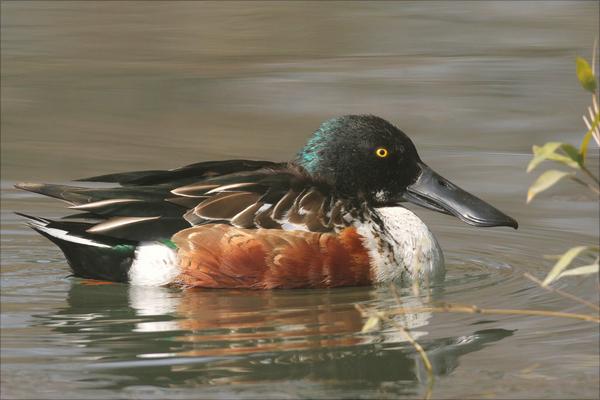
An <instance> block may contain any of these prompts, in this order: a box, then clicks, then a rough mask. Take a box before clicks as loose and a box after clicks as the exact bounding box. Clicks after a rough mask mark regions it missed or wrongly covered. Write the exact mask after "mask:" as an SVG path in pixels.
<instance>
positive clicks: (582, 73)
mask: <svg viewBox="0 0 600 400" xmlns="http://www.w3.org/2000/svg"><path fill="white" fill-rule="evenodd" d="M597 49H598V42H597V41H596V43H594V50H593V55H592V65H593V66H594V68H596V66H597V64H596V53H597ZM575 64H576V73H577V78H578V79H579V83H580V84H581V86H582V87H583V88H584V89H585V90H587V91H588V92H590V93H591V94H592V104H591V105H590V106H589V107H588V108H587V115H586V114H585V113H584V114H583V122H584V123H585V126H586V127H587V129H588V130H587V132H586V133H585V134H584V135H583V139H582V141H581V145H580V146H579V148H577V147H575V146H573V145H572V144H569V143H562V142H548V143H546V144H544V145H543V146H536V145H534V146H533V158H532V159H531V161H530V162H529V165H528V166H527V172H531V171H533V170H534V169H535V168H536V167H537V166H538V165H540V164H541V163H543V162H546V161H551V162H554V163H557V164H560V165H563V166H565V167H567V168H569V169H570V170H568V171H564V170H558V169H551V170H548V171H545V172H544V173H542V174H541V175H540V176H539V177H538V178H537V179H536V180H535V182H533V184H532V185H531V186H530V187H529V190H528V191H527V203H530V202H531V201H532V200H533V199H534V198H535V196H537V195H538V194H539V193H541V192H543V191H545V190H547V189H549V188H551V187H552V186H554V185H555V184H557V183H558V182H559V181H561V180H562V179H564V178H567V179H570V180H572V181H573V182H576V183H578V184H580V185H582V186H584V187H585V188H587V189H588V190H590V191H591V192H592V193H594V194H596V195H598V194H600V180H599V179H598V177H597V176H596V175H594V174H593V173H592V171H590V169H589V168H588V166H587V165H586V157H587V153H588V149H589V145H590V141H591V140H592V138H593V139H594V141H595V142H596V145H598V146H600V111H599V109H598V80H597V73H594V70H593V69H592V67H590V65H589V64H588V62H587V61H586V60H585V59H584V58H581V57H577V59H576V60H575ZM585 254H596V257H595V261H594V262H592V263H591V264H588V265H583V266H579V267H576V268H571V269H567V268H568V267H569V266H570V265H571V263H572V262H573V261H574V260H575V259H576V258H577V257H580V256H583V255H585ZM599 254H600V249H599V248H598V247H597V246H576V247H573V248H571V249H569V250H567V251H566V252H565V253H563V254H561V255H559V256H556V258H557V259H558V261H557V262H556V264H554V266H553V267H552V269H551V270H550V272H549V273H548V275H547V276H546V278H545V279H544V281H543V282H541V285H542V286H543V287H548V285H549V284H550V283H552V282H554V281H556V280H558V279H560V278H562V277H565V276H575V275H588V274H593V273H598V271H599V269H600V266H599V259H600V256H599Z"/></svg>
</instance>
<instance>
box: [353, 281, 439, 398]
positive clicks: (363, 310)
mask: <svg viewBox="0 0 600 400" xmlns="http://www.w3.org/2000/svg"><path fill="white" fill-rule="evenodd" d="M397 294H398V293H397V292H394V295H395V296H396V295H397ZM398 299H399V297H398ZM354 307H356V309H357V310H358V311H359V312H360V313H361V314H362V315H363V316H376V317H377V318H380V319H382V320H386V321H388V322H391V323H392V324H393V325H394V326H395V327H396V328H398V330H399V331H400V332H401V333H402V335H404V337H405V338H406V340H407V341H408V342H409V343H410V344H411V345H412V346H413V347H414V349H415V350H416V351H417V353H418V354H419V356H420V357H421V360H422V361H423V366H424V367H425V370H426V371H427V380H428V384H427V392H426V393H425V399H426V400H428V399H430V398H431V393H432V389H433V384H434V383H435V376H434V375H433V366H432V365H431V361H429V357H427V353H426V352H425V350H424V349H423V347H422V346H421V345H420V344H419V343H418V342H417V341H416V340H415V338H413V336H412V335H411V334H410V333H409V332H408V329H406V328H405V327H404V326H403V325H402V324H400V323H399V322H397V321H396V320H394V319H393V318H392V317H391V316H390V315H389V314H388V313H387V312H381V311H373V310H370V309H367V308H366V307H364V306H362V305H361V304H355V305H354ZM400 309H402V310H404V308H402V306H400ZM401 314H408V313H401Z"/></svg>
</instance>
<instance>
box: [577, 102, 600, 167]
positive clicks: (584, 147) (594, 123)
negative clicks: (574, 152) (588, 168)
mask: <svg viewBox="0 0 600 400" xmlns="http://www.w3.org/2000/svg"><path fill="white" fill-rule="evenodd" d="M599 123H600V113H599V114H596V117H595V118H594V120H593V121H592V127H591V128H590V130H589V131H587V132H586V134H585V136H584V137H583V140H582V141H581V147H580V149H579V153H580V154H581V159H582V162H585V156H586V155H587V148H588V145H589V144H590V139H591V138H592V134H593V132H594V129H596V128H597V127H598V124H599Z"/></svg>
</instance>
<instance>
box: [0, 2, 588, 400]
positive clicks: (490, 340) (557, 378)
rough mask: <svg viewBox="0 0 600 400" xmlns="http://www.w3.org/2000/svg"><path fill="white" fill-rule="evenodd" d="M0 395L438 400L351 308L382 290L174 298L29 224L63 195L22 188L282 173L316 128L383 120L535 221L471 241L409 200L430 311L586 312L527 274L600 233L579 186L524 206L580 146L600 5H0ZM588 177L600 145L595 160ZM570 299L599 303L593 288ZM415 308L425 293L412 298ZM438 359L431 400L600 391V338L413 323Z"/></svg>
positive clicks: (415, 318) (410, 353)
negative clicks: (21, 184) (438, 254)
mask: <svg viewBox="0 0 600 400" xmlns="http://www.w3.org/2000/svg"><path fill="white" fill-rule="evenodd" d="M1 22H2V32H1V33H2V42H1V43H2V60H1V67H2V71H1V73H2V98H1V100H2V119H1V128H2V186H1V191H2V192H1V193H2V253H1V254H2V259H1V262H2V330H1V332H2V336H1V338H2V385H1V386H2V389H1V390H2V397H3V398H74V399H75V398H77V399H83V398H85V399H92V398H141V397H143V398H198V397H205V398H215V397H220V398H231V397H234V396H235V397H240V398H298V397H308V398H315V397H317V398H398V397H407V398H414V397H422V396H424V395H425V393H426V388H427V376H426V374H425V372H424V368H423V365H422V363H421V361H420V359H419V357H418V355H417V354H416V353H415V351H414V349H413V348H412V346H411V345H410V344H409V343H407V342H406V340H405V339H404V338H403V336H402V335H401V334H400V333H399V332H398V330H397V329H396V327H395V326H393V325H389V326H387V325H386V326H383V327H382V329H381V330H378V331H376V332H371V333H366V334H363V333H361V332H360V331H361V327H362V324H363V323H364V319H363V318H362V317H361V315H360V314H359V313H358V311H357V310H356V309H355V307H354V304H357V303H358V304H362V305H365V306H370V307H374V308H376V309H380V310H385V309H386V308H389V307H391V306H393V305H394V304H395V299H394V297H393V296H392V294H391V293H390V291H389V289H388V288H386V287H381V288H345V289H336V290H294V291H283V290H282V291H273V292H248V291H227V290H188V291H180V290H173V289H165V288H139V287H128V286H126V285H120V284H110V285H88V284H86V282H84V281H81V280H79V279H74V278H70V277H68V274H69V270H68V266H67V265H66V263H65V261H64V259H63V257H62V255H61V253H60V251H59V250H58V249H57V248H56V247H54V246H53V245H52V244H50V243H49V242H48V241H47V240H45V239H44V238H42V237H40V236H39V235H37V234H35V233H34V232H32V231H31V230H29V229H27V228H26V227H24V226H23V224H22V222H21V221H20V220H19V218H18V217H17V216H15V215H14V214H13V211H15V210H18V211H23V212H26V213H29V214H33V215H43V216H48V217H57V216H60V215H64V214H63V213H64V210H63V205H62V204H58V202H55V201H52V200H50V199H45V198H40V197H39V196H35V195H32V194H28V193H22V192H18V191H16V190H14V189H13V188H12V185H13V184H14V183H15V182H16V181H19V180H29V181H46V182H67V181H69V180H70V179H76V178H80V177H83V176H90V175H95V174H103V173H109V172H117V171H122V170H134V169H156V168H173V167H177V166H180V165H183V164H188V163H192V162H197V161H201V160H211V159H221V158H255V159H270V160H286V159H289V158H290V157H292V156H293V155H294V153H295V152H296V151H297V149H298V148H299V147H300V146H301V145H302V144H303V143H304V141H305V140H306V138H307V136H308V135H309V134H310V133H311V132H312V131H314V130H315V129H316V127H317V126H318V125H319V123H320V122H321V121H323V120H325V119H327V118H330V117H332V116H335V115H340V114H348V113H373V114H377V115H380V116H382V117H384V118H386V119H388V120H390V121H392V122H393V123H395V124H396V125H398V126H399V127H401V128H402V129H403V130H404V131H405V132H407V133H408V134H409V135H410V136H411V137H412V138H413V140H414V141H415V143H416V144H417V147H418V148H419V151H420V153H421V156H422V158H423V159H424V160H425V161H426V162H427V163H428V164H430V165H431V166H432V167H433V168H434V169H436V170H437V171H439V172H440V173H442V174H443V175H444V176H446V177H447V178H449V179H451V180H453V181H454V182H456V183H457V184H459V185H460V186H462V187H464V188H465V189H467V190H469V191H472V192H474V193H476V194H478V195H479V196H481V197H483V198H484V199H486V200H488V201H490V202H491V203H493V204H494V205H496V206H498V207H499V208H501V209H502V210H504V211H506V212H507V213H508V214H510V215H512V216H514V217H515V218H516V219H518V220H519V222H520V229H519V230H518V231H513V230H511V229H508V228H498V229H475V228H473V227H470V226H466V225H464V224H462V223H461V222H459V221H458V220H456V219H454V218H451V217H448V216H443V215H436V214H433V213H430V212H427V211H424V210H417V212H418V213H419V215H420V216H421V217H422V218H423V219H424V220H425V221H426V222H427V223H428V224H429V225H430V227H431V229H432V230H433V232H434V233H435V235H436V236H437V237H438V239H439V241H440V243H441V245H442V247H443V248H444V252H445V255H446V259H447V270H448V276H447V278H446V281H445V282H444V283H443V284H440V285H437V286H435V287H434V288H432V290H431V297H432V300H434V301H440V302H453V303H461V304H477V305H478V306H480V307H494V308H533V309H543V310H556V311H566V312H586V311H587V310H586V309H585V308H584V307H582V306H579V305H577V304H574V303H572V302H570V301H568V300H565V299H562V298H560V297H557V296H556V295H555V294H553V293H549V292H547V291H543V290H541V289H540V288H538V287H536V285H535V284H533V283H531V282H529V281H527V280H525V279H523V278H522V276H521V273H522V272H524V271H528V272H530V273H532V274H534V275H536V276H540V277H541V276H543V275H544V274H545V273H546V272H547V270H548V268H549V267H550V266H551V264H552V261H550V260H546V259H544V258H543V257H542V256H543V255H544V254H557V253H562V252H563V251H565V250H566V249H567V248H569V247H571V246H573V245H576V244H593V243H595V242H596V241H597V238H598V205H597V203H596V201H595V199H594V198H593V197H592V196H590V195H587V194H585V193H580V192H579V191H577V190H576V189H577V187H576V186H574V185H573V184H570V183H565V184H564V185H562V186H561V187H560V188H558V189H555V190H552V191H550V192H548V194H545V195H543V196H541V197H540V198H539V200H536V201H534V202H533V203H532V204H531V205H529V206H526V205H525V204H524V198H525V193H526V191H527V187H528V185H529V184H530V183H531V181H532V180H533V178H534V177H533V176H531V175H527V174H526V173H525V171H524V170H525V167H526V165H527V162H528V160H529V158H530V156H529V153H530V148H531V145H532V144H534V143H538V144H539V143H543V142H545V141H550V140H564V141H570V142H573V143H575V144H577V143H578V142H579V138H580V136H581V134H582V132H583V129H584V127H583V124H582V122H581V114H582V113H583V112H584V110H585V108H586V106H587V104H588V102H589V100H590V99H589V96H587V95H586V94H585V92H583V90H582V89H581V88H580V87H579V86H578V83H577V80H576V77H575V74H574V58H575V56H577V55H583V56H585V57H587V58H590V53H591V50H590V49H591V46H592V43H593V40H594V37H595V36H597V35H598V28H597V27H598V3H595V2H584V3H580V2H529V3H527V2H514V3H513V2H477V3H475V2H467V3H455V2H452V3H446V2H418V3H412V2H397V3H393V2H392V3H390V2H383V3H371V2H369V3H359V2H350V3H333V2H332V3H314V2H311V3H277V2H267V3H234V2H225V3H211V2H178V3H175V4H173V3H162V2H152V3H129V2H85V3H83V2H3V3H2V21H1ZM590 157H591V162H592V165H593V167H594V170H597V169H598V168H597V166H598V152H597V149H596V148H594V150H593V152H592V154H591V156H590ZM558 287H560V288H562V289H564V290H567V291H570V292H572V293H576V294H578V295H580V296H582V297H585V298H588V299H590V300H592V301H597V293H598V292H597V290H598V281H597V279H590V278H572V279H568V280H564V281H561V282H559V283H558ZM400 291H401V294H402V301H403V304H404V305H405V306H418V305H422V304H423V303H424V301H425V299H424V298H422V297H419V296H416V295H415V294H414V293H413V292H412V290H411V289H410V288H401V289H400ZM397 322H399V323H402V324H403V325H405V326H407V327H409V328H410V329H411V331H412V333H413V335H414V336H415V337H416V338H417V340H418V341H419V342H420V343H421V344H422V346H423V347H424V348H425V349H426V351H427V352H428V354H429V357H430V358H431V361H432V363H433V367H434V371H435V375H436V383H435V386H434V388H433V396H434V398H464V397H471V398H484V397H485V398H488V397H489V398H494V397H502V398H507V397H510V398H541V397H543V398H597V397H598V390H599V383H598V372H599V371H598V368H599V364H598V357H599V351H598V340H599V332H598V327H597V325H593V324H590V323H586V322H578V321H575V320H565V319H553V318H542V317H529V316H489V315H473V314H431V313H418V314H408V315H405V316H403V317H399V318H398V321H397Z"/></svg>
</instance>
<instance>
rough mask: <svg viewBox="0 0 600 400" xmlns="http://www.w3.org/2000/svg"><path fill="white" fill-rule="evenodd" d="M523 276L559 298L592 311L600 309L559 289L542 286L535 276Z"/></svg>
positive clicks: (526, 273)
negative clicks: (571, 301)
mask: <svg viewBox="0 0 600 400" xmlns="http://www.w3.org/2000/svg"><path fill="white" fill-rule="evenodd" d="M523 276H524V277H525V278H527V279H529V280H530V281H532V282H534V283H537V284H538V285H539V286H540V287H541V288H543V289H546V290H549V291H551V292H554V293H556V294H558V295H560V296H563V297H566V298H567V299H571V300H573V301H576V302H578V303H580V304H583V305H585V306H588V307H590V308H591V309H593V310H596V311H600V307H598V306H597V305H596V304H594V303H591V302H589V301H587V300H585V299H582V298H581V297H577V296H575V295H574V294H571V293H567V292H564V291H562V290H560V289H556V288H552V287H550V286H545V285H543V284H542V281H540V280H539V279H537V278H536V277H535V276H533V275H531V274H529V273H528V272H525V273H523Z"/></svg>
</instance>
